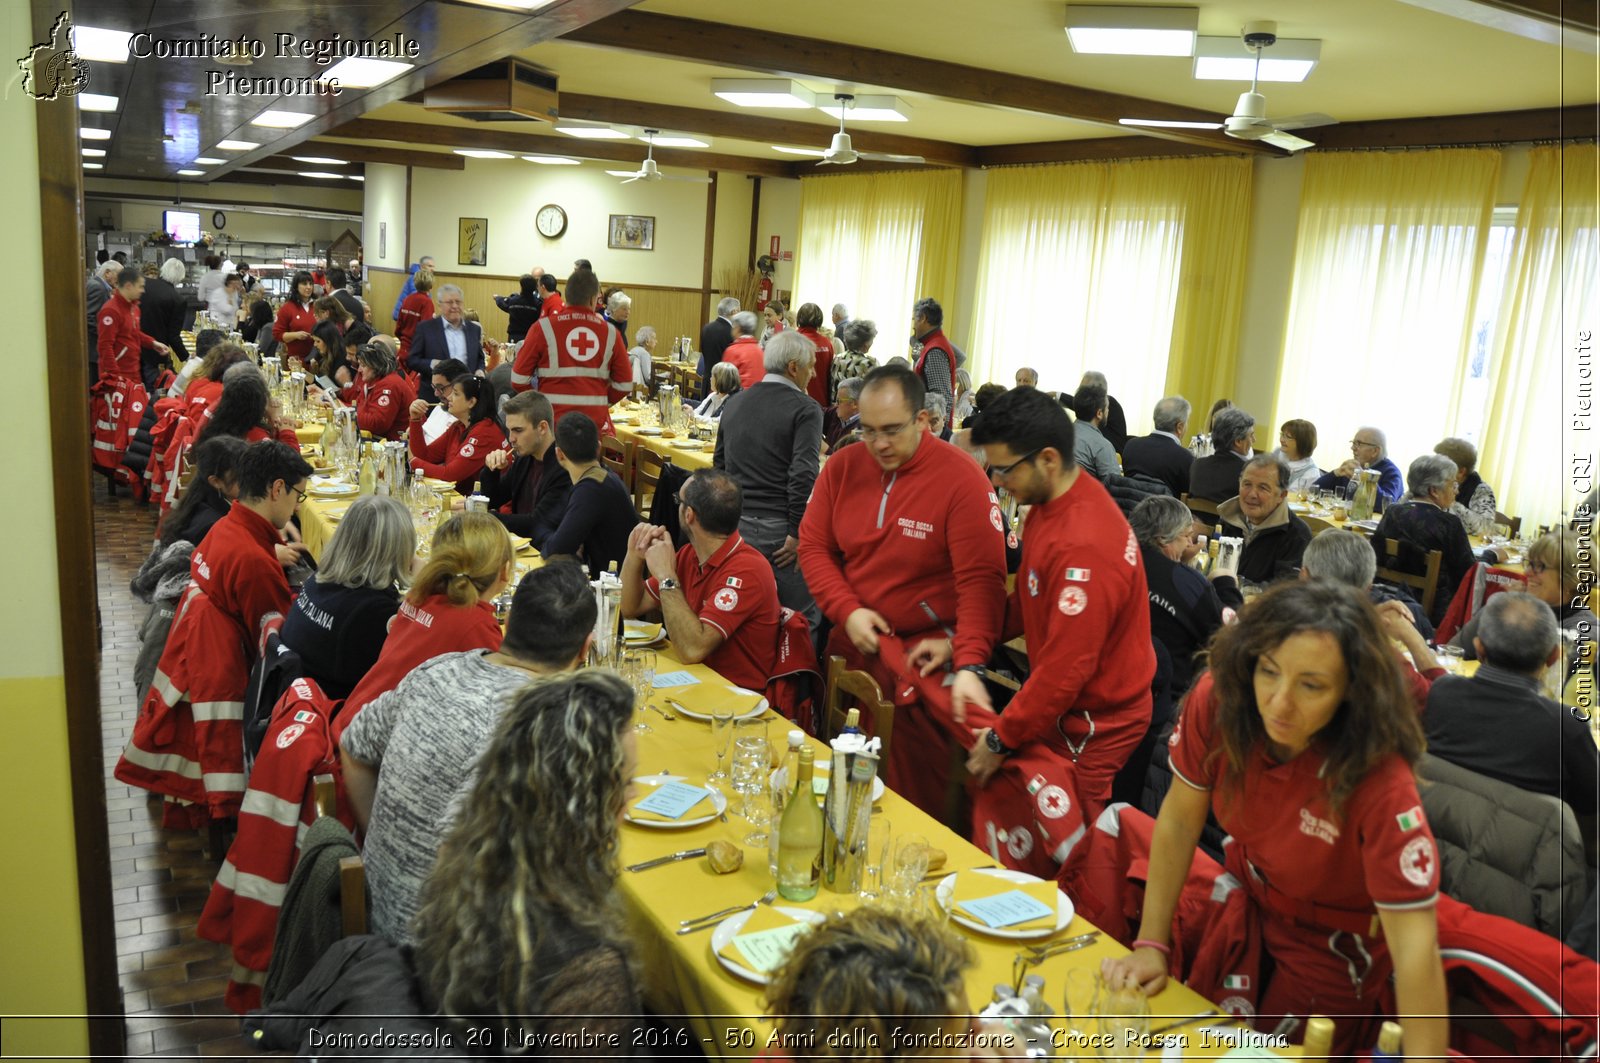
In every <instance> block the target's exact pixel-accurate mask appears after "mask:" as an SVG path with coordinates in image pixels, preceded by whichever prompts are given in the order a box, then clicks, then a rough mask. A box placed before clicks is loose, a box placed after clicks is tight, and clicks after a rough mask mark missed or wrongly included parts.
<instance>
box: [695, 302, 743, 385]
mask: <svg viewBox="0 0 1600 1063" xmlns="http://www.w3.org/2000/svg"><path fill="white" fill-rule="evenodd" d="M738 312H739V300H737V299H735V298H734V297H733V296H731V295H730V296H728V297H727V298H726V299H723V300H722V301H721V302H719V303H717V316H716V317H714V318H712V319H711V320H710V321H708V322H706V324H705V326H704V327H703V328H701V330H700V381H701V384H700V392H701V394H700V397H701V398H702V399H703V398H705V397H706V395H708V394H710V388H711V370H712V369H714V368H716V365H717V363H718V362H720V361H722V352H723V351H726V350H727V349H728V345H729V344H730V343H732V342H733V315H734V314H737V313H738Z"/></svg>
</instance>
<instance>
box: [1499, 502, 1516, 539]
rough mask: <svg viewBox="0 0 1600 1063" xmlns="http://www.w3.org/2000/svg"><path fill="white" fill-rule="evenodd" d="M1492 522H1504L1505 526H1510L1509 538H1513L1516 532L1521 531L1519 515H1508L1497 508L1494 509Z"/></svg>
mask: <svg viewBox="0 0 1600 1063" xmlns="http://www.w3.org/2000/svg"><path fill="white" fill-rule="evenodd" d="M1494 522H1495V523H1496V524H1504V525H1505V526H1506V527H1508V528H1510V529H1511V538H1513V539H1515V538H1516V537H1517V533H1518V532H1520V531H1522V518H1521V517H1508V516H1506V515H1505V514H1504V513H1502V512H1500V511H1499V510H1498V509H1497V510H1495V511H1494Z"/></svg>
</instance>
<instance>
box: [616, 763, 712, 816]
mask: <svg viewBox="0 0 1600 1063" xmlns="http://www.w3.org/2000/svg"><path fill="white" fill-rule="evenodd" d="M633 781H634V782H636V783H638V784H639V785H640V786H649V787H656V786H660V785H662V784H663V783H669V782H688V781H689V780H688V779H687V778H686V777H685V776H682V775H668V774H666V773H665V772H663V773H662V774H660V775H639V776H635V777H634V780H633ZM705 789H707V790H710V791H711V811H710V812H709V813H708V814H706V815H704V816H696V817H694V818H692V819H634V818H633V804H632V803H631V802H630V803H629V806H628V808H627V809H625V810H623V813H622V818H623V819H625V820H627V821H628V822H629V823H632V824H633V825H634V826H635V827H648V828H650V829H651V830H679V829H681V828H683V827H698V826H699V825H700V824H702V823H710V822H711V821H712V820H714V819H716V818H717V817H718V816H720V815H722V813H724V812H726V811H727V810H728V799H727V797H726V796H724V795H723V793H722V791H721V790H718V789H717V788H716V787H715V786H706V787H705ZM639 799H640V800H643V799H644V795H643V794H641V795H640V797H639Z"/></svg>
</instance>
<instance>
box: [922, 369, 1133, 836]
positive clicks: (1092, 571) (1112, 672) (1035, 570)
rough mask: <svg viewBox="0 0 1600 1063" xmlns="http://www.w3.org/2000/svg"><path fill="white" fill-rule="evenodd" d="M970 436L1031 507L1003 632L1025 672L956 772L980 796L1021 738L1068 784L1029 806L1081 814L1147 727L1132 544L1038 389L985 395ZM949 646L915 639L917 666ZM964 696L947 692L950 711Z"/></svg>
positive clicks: (1089, 816)
mask: <svg viewBox="0 0 1600 1063" xmlns="http://www.w3.org/2000/svg"><path fill="white" fill-rule="evenodd" d="M973 442H974V443H977V444H979V445H981V446H982V447H983V448H984V454H985V456H986V458H987V460H988V462H989V473H990V476H991V478H992V479H993V481H994V482H995V483H996V484H998V485H999V486H1002V487H1004V488H1005V489H1006V490H1007V491H1009V492H1010V493H1011V494H1012V495H1013V496H1014V497H1015V498H1016V499H1017V501H1018V502H1019V503H1021V504H1022V505H1025V506H1029V507H1031V508H1030V509H1029V511H1028V517H1027V522H1026V523H1025V524H1024V526H1023V532H1022V564H1021V567H1020V568H1019V569H1018V570H1017V583H1016V589H1015V590H1013V591H1012V593H1011V598H1010V601H1009V602H1008V607H1007V609H1006V625H1005V633H1004V634H1003V635H1002V637H1015V636H1016V635H1018V634H1024V635H1026V636H1027V639H1028V657H1029V664H1030V671H1029V675H1028V680H1027V682H1025V683H1024V684H1023V685H1022V689H1021V690H1020V691H1019V692H1018V693H1017V696H1016V697H1015V698H1013V699H1012V700H1011V703H1010V704H1009V705H1007V706H1006V708H1005V711H1004V713H1002V714H1001V716H1000V718H999V720H998V722H996V724H995V726H994V727H993V728H992V729H990V728H984V729H981V730H979V731H976V732H974V737H975V738H976V739H977V741H976V742H975V744H974V745H973V747H972V752H971V754H970V756H969V757H968V759H967V770H968V771H969V772H971V773H972V776H973V778H974V779H976V780H977V782H978V785H979V787H980V790H979V792H978V798H977V800H978V803H979V804H980V805H981V804H982V803H983V801H984V800H985V795H984V791H983V790H982V789H981V787H984V786H985V785H986V784H987V783H988V782H989V780H990V778H991V777H992V776H993V775H994V773H995V771H996V770H997V769H998V768H999V767H1000V764H1001V763H1002V761H1003V760H1004V759H1005V758H1006V757H1007V756H1009V755H1011V754H1012V753H1015V752H1017V751H1019V750H1022V749H1024V748H1026V747H1032V748H1028V752H1029V754H1030V755H1034V756H1037V755H1040V754H1046V755H1050V756H1052V759H1055V760H1058V761H1060V762H1062V763H1063V771H1064V772H1066V774H1067V775H1068V776H1069V777H1070V778H1071V781H1072V784H1073V788H1074V789H1075V790H1076V794H1064V795H1063V794H1055V795H1053V797H1052V800H1053V801H1054V802H1055V803H1054V804H1051V805H1047V806H1041V809H1040V812H1041V814H1042V815H1045V816H1047V817H1048V816H1051V815H1055V816H1057V817H1059V816H1060V815H1061V814H1063V813H1064V811H1065V809H1064V808H1063V807H1062V806H1063V805H1064V803H1065V802H1067V801H1071V800H1076V801H1077V802H1078V803H1079V804H1080V806H1082V807H1081V808H1080V811H1081V813H1082V817H1083V821H1084V822H1086V823H1092V822H1094V819H1095V817H1096V816H1098V815H1099V814H1100V810H1101V808H1102V807H1104V805H1105V803H1106V801H1107V799H1108V798H1109V797H1110V795H1111V781H1112V778H1113V777H1114V776H1115V775H1116V773H1117V770H1118V769H1119V768H1121V767H1122V765H1123V764H1124V763H1126V762H1127V759H1128V755H1129V754H1130V753H1132V752H1133V750H1134V748H1135V747H1136V746H1138V744H1139V742H1140V740H1141V739H1142V738H1143V737H1144V733H1145V730H1146V729H1147V728H1148V727H1149V725H1150V682H1151V680H1152V679H1153V678H1154V676H1155V667H1156V659H1155V650H1154V647H1153V645H1152V643H1151V641H1150V597H1149V590H1148V588H1147V587H1146V585H1145V578H1144V562H1143V559H1142V558H1141V557H1140V554H1139V543H1138V541H1137V540H1136V539H1135V537H1134V534H1133V530H1132V529H1131V528H1129V527H1128V522H1127V520H1126V519H1124V518H1123V516H1122V511H1121V510H1120V509H1119V508H1118V507H1117V504H1116V503H1115V502H1114V501H1112V499H1111V496H1110V495H1109V494H1108V493H1107V492H1106V489H1105V488H1104V487H1102V486H1101V485H1100V483H1099V481H1097V480H1095V479H1094V478H1093V477H1092V476H1087V475H1082V470H1081V469H1079V468H1078V466H1077V464H1076V463H1075V462H1074V460H1073V433H1072V422H1071V421H1070V420H1069V419H1068V418H1067V414H1066V411H1065V410H1063V409H1062V408H1061V405H1060V404H1059V403H1057V402H1056V401H1055V400H1054V399H1052V398H1051V397H1050V396H1048V395H1046V394H1045V393H1044V392H1042V391H1038V390H1036V389H1034V388H1017V389H1015V390H1013V391H1009V392H1007V393H1006V394H1004V395H1002V396H1000V397H999V398H997V399H995V400H994V401H993V402H992V403H991V404H990V405H989V406H987V407H985V408H984V411H983V422H982V423H981V424H980V425H978V426H977V427H976V428H974V429H973ZM947 653H948V651H946V650H945V649H944V647H943V645H941V644H937V643H936V644H933V645H932V646H931V647H926V648H925V651H924V653H923V654H922V656H921V658H920V662H921V663H922V664H923V666H924V671H925V672H926V671H927V670H928V667H929V666H936V665H939V664H942V663H943V661H944V658H945V657H946V656H947ZM957 663H958V664H959V663H960V662H957ZM979 700H980V701H984V700H986V699H979ZM962 708H963V705H962V703H961V702H959V701H958V702H956V703H955V705H954V711H955V713H956V715H957V717H958V718H959V717H960V715H961V711H962ZM1039 746H1043V747H1044V749H1042V750H1041V749H1040V748H1039ZM1067 763H1070V765H1071V768H1070V770H1068V769H1066V768H1065V764H1067ZM996 796H998V795H996ZM1008 845H1009V841H1008ZM1019 847H1020V846H1019ZM1011 855H1012V856H1016V855H1017V854H1016V853H1015V852H1014V851H1013V852H1012V853H1011ZM1024 855H1026V854H1024ZM995 856H996V858H997V859H1000V858H1002V857H1001V855H1000V854H999V853H995ZM1019 859H1020V858H1019Z"/></svg>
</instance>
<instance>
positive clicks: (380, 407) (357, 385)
mask: <svg viewBox="0 0 1600 1063" xmlns="http://www.w3.org/2000/svg"><path fill="white" fill-rule="evenodd" d="M339 394H340V396H341V397H342V398H343V399H344V400H345V401H346V402H353V403H355V407H356V426H357V427H358V428H360V429H361V430H362V431H363V432H367V433H369V434H371V435H375V436H377V437H379V438H380V439H399V438H400V437H401V436H403V435H405V434H406V422H407V417H408V411H409V410H410V407H411V403H412V401H413V400H415V399H416V397H417V396H416V394H415V393H414V392H412V390H411V386H410V385H409V384H407V383H406V381H405V378H404V377H402V376H401V375H400V374H399V373H390V374H389V375H388V376H386V377H384V378H383V379H382V380H374V381H373V382H371V383H370V384H369V383H367V381H365V380H363V379H361V378H359V377H358V378H357V379H355V380H353V381H351V382H350V383H349V384H347V385H346V386H345V388H344V389H343V390H342V391H341V392H340V393H339Z"/></svg>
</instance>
